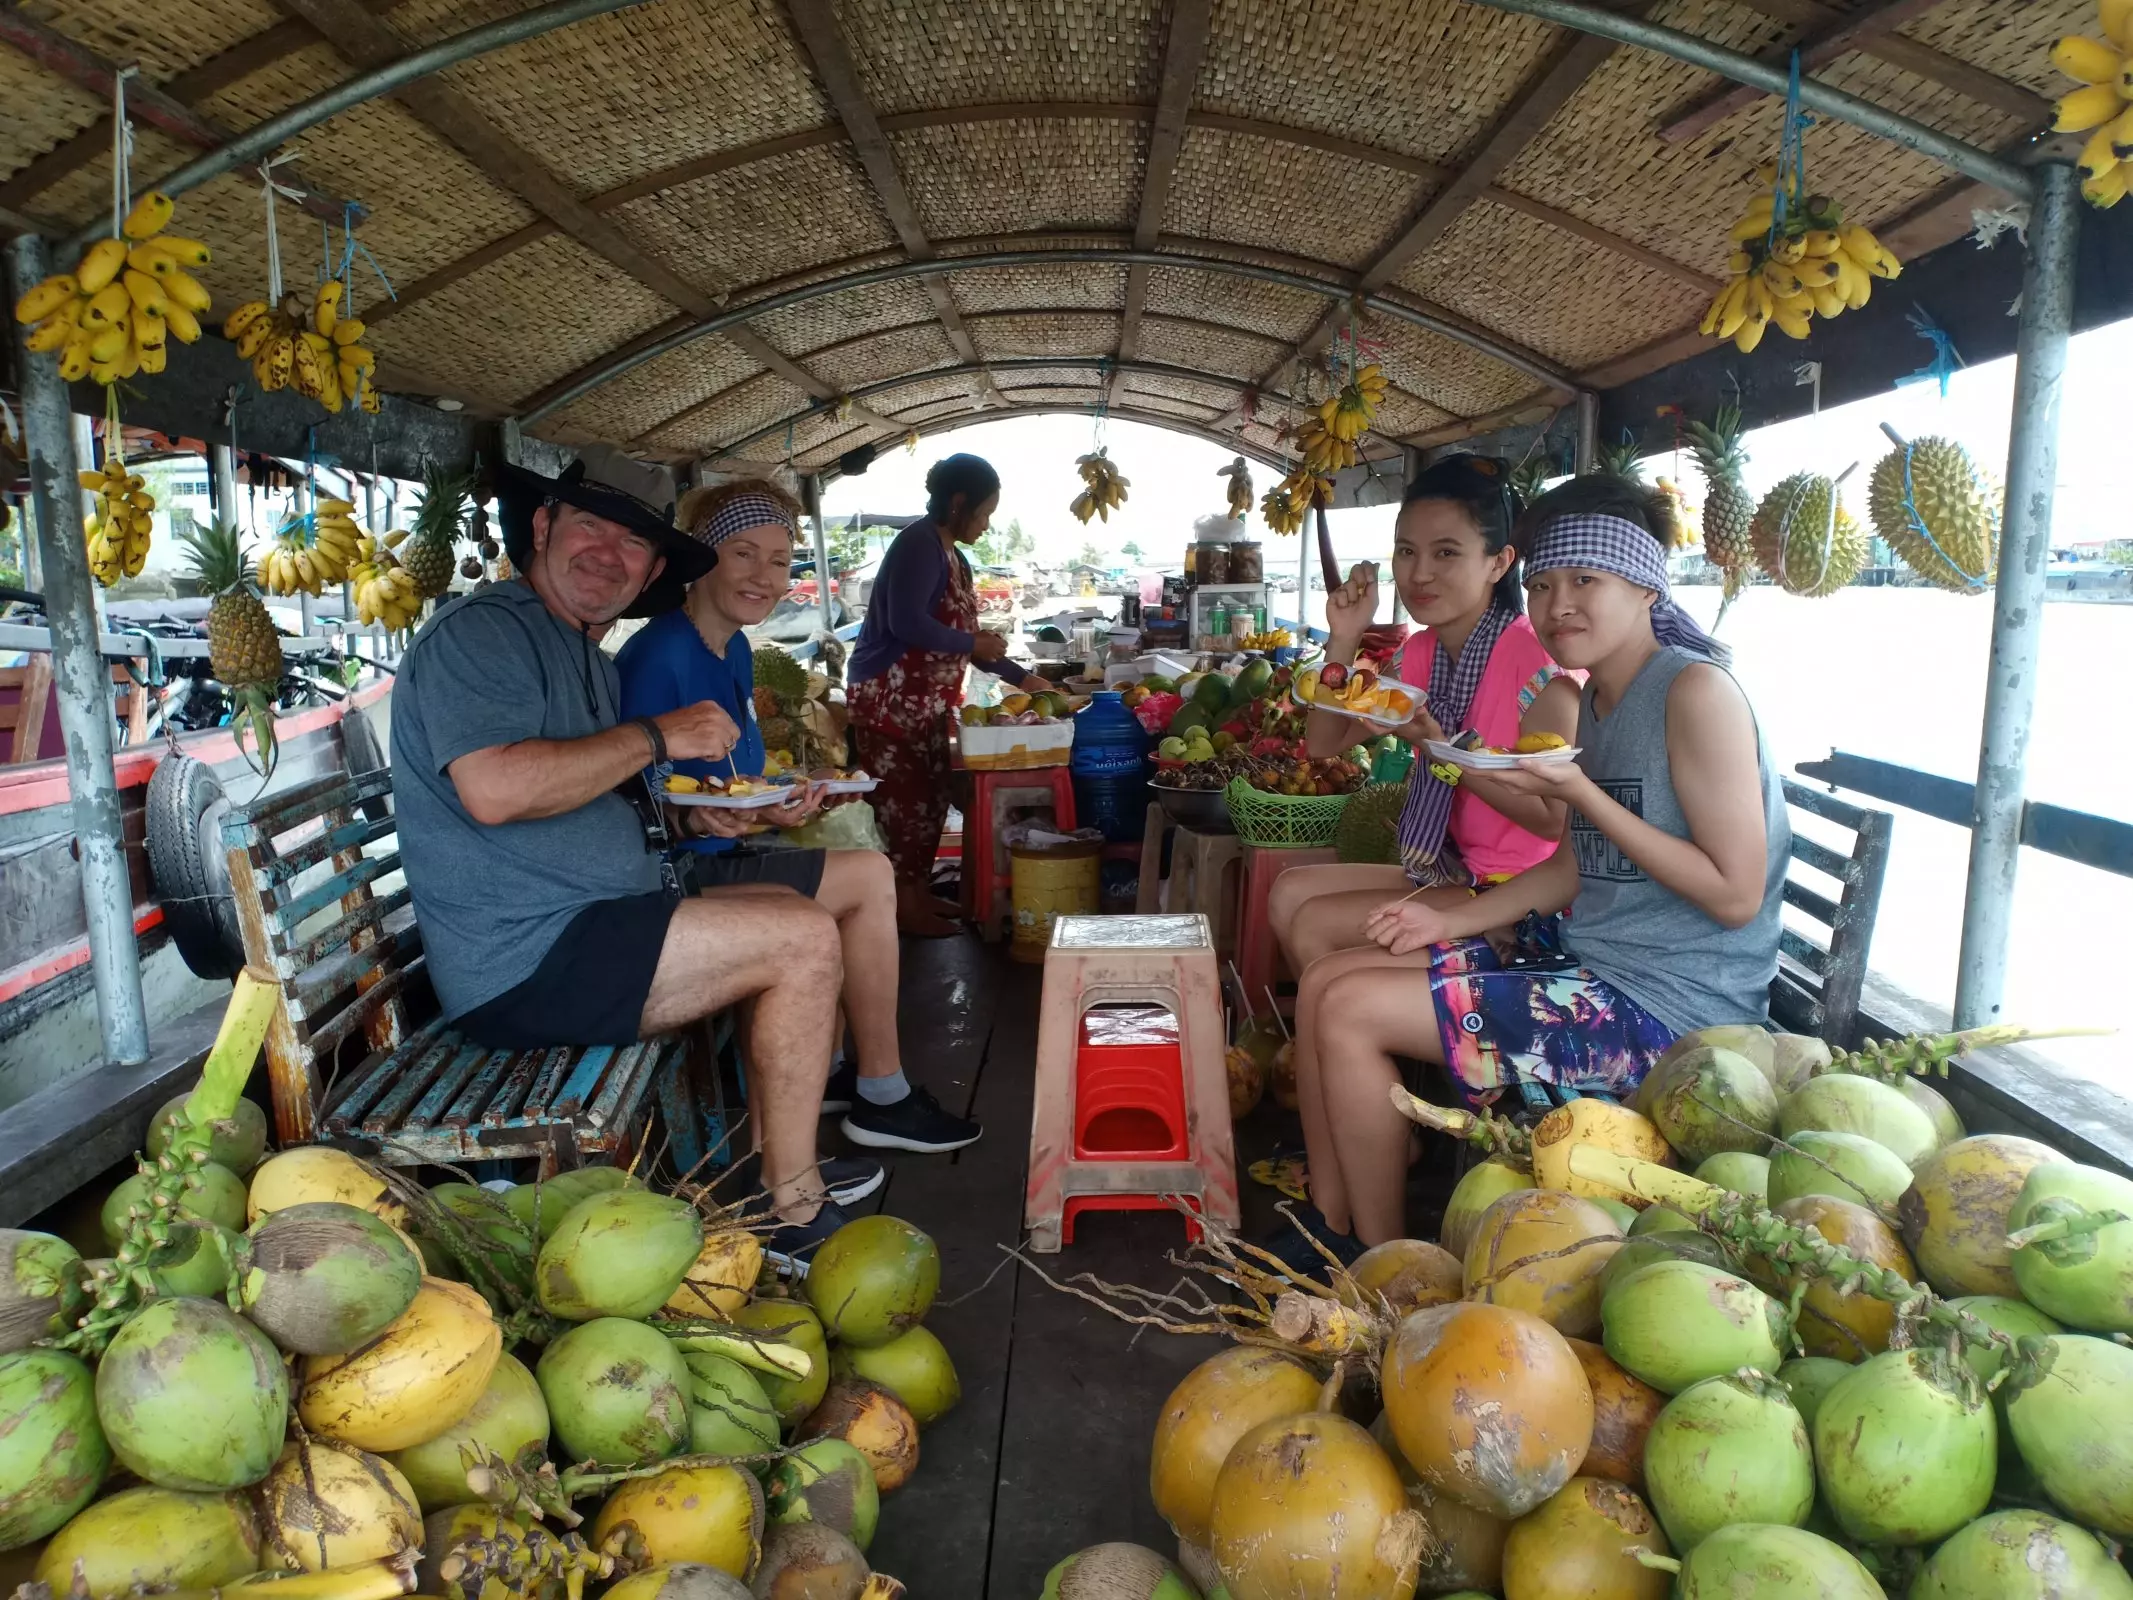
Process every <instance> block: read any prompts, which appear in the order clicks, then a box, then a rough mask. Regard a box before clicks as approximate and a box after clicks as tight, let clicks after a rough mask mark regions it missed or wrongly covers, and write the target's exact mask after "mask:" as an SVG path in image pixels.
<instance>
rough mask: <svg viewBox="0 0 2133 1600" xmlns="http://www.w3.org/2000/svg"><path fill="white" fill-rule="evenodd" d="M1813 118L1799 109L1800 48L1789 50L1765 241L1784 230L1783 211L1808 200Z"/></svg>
mask: <svg viewBox="0 0 2133 1600" xmlns="http://www.w3.org/2000/svg"><path fill="white" fill-rule="evenodd" d="M1813 126H1814V118H1812V117H1810V116H1809V115H1808V114H1807V113H1806V112H1805V111H1803V110H1801V109H1800V52H1799V51H1797V50H1795V51H1793V52H1792V65H1791V67H1790V68H1789V69H1788V70H1787V72H1786V76H1785V123H1784V130H1783V131H1782V132H1781V133H1780V134H1779V135H1778V172H1777V190H1776V193H1775V195H1774V196H1773V197H1772V200H1771V205H1770V232H1769V234H1768V236H1767V238H1766V241H1765V242H1766V243H1768V244H1771V245H1775V244H1776V243H1777V241H1778V236H1779V235H1780V234H1782V233H1783V232H1784V231H1785V217H1786V214H1787V213H1788V212H1789V211H1791V210H1793V209H1795V208H1804V207H1805V206H1806V204H1807V130H1808V129H1809V128H1811V127H1813Z"/></svg>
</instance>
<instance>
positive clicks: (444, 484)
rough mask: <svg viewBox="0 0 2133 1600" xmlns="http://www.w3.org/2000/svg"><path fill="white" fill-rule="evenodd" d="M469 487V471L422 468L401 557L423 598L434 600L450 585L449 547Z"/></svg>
mask: <svg viewBox="0 0 2133 1600" xmlns="http://www.w3.org/2000/svg"><path fill="white" fill-rule="evenodd" d="M473 488H474V475H473V474H472V473H471V472H447V471H445V470H444V469H442V468H440V467H437V466H434V465H430V466H425V467H424V468H423V469H422V498H421V500H420V501H419V502H417V504H416V506H415V529H414V533H413V535H412V536H411V537H410V538H409V539H408V541H407V553H406V555H405V557H404V558H403V559H404V561H405V563H406V566H407V575H408V576H409V577H410V578H413V579H414V580H415V588H416V589H417V591H418V592H420V594H421V596H422V598H423V599H425V600H434V599H436V598H437V596H439V595H441V594H443V593H444V592H445V590H447V589H449V588H450V587H451V586H452V564H453V561H454V559H455V551H454V548H453V547H454V546H455V545H457V544H458V542H459V539H460V536H461V534H462V533H463V532H464V531H465V529H466V518H467V509H468V508H467V497H468V496H469V495H470V494H471V493H472V492H473Z"/></svg>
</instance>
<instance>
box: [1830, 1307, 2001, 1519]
mask: <svg viewBox="0 0 2133 1600" xmlns="http://www.w3.org/2000/svg"><path fill="white" fill-rule="evenodd" d="M1972 1387H1973V1388H1974V1386H1972ZM1964 1389H1965V1384H1964V1382H1963V1380H1962V1375H1961V1374H1960V1373H1959V1371H1958V1370H1957V1369H1955V1368H1953V1367H1951V1366H1950V1364H1949V1362H1948V1359H1947V1357H1946V1356H1945V1355H1944V1354H1943V1353H1942V1352H1940V1351H1939V1350H1925V1349H1920V1350H1888V1351H1884V1352H1883V1353H1882V1354H1880V1355H1878V1356H1873V1357H1870V1358H1869V1359H1868V1360H1866V1361H1864V1362H1861V1363H1860V1364H1859V1366H1857V1367H1856V1368H1854V1369H1853V1370H1852V1372H1851V1374H1850V1375H1849V1376H1847V1377H1845V1378H1844V1379H1842V1380H1841V1381H1840V1382H1838V1383H1837V1384H1836V1385H1835V1386H1834V1387H1833V1388H1831V1389H1830V1391H1829V1393H1827V1394H1826V1395H1824V1396H1823V1397H1822V1404H1821V1406H1820V1408H1819V1409H1818V1410H1817V1411H1816V1412H1815V1425H1814V1449H1815V1464H1816V1469H1817V1471H1818V1473H1819V1475H1820V1479H1821V1484H1822V1498H1823V1500H1824V1501H1825V1502H1826V1503H1827V1505H1828V1506H1829V1509H1830V1513H1831V1514H1832V1515H1833V1516H1835V1518H1836V1519H1837V1525H1838V1526H1839V1527H1841V1528H1842V1529H1843V1530H1844V1531H1845V1533H1846V1534H1847V1535H1848V1536H1849V1537H1851V1538H1853V1539H1855V1540H1858V1541H1859V1542H1860V1543H1862V1544H1899V1545H1915V1544H1930V1543H1932V1542H1933V1541H1934V1540H1936V1539H1944V1538H1946V1537H1947V1536H1948V1535H1949V1534H1951V1533H1953V1532H1954V1531H1955V1530H1956V1529H1957V1528H1960V1527H1961V1526H1962V1525H1963V1524H1964V1523H1966V1522H1968V1521H1969V1520H1970V1519H1971V1518H1972V1517H1974V1516H1976V1515H1977V1514H1978V1513H1979V1512H1981V1511H1983V1510H1984V1509H1985V1506H1986V1504H1987V1502H1989V1501H1990V1500H1991V1498H1992V1480H1993V1471H1994V1467H1995V1465H1996V1463H1997V1461H1998V1457H1999V1429H1998V1426H1997V1425H1996V1424H1995V1422H1994V1421H1993V1415H1992V1407H1991V1405H1990V1404H1988V1403H1987V1402H1986V1400H1985V1398H1984V1396H1983V1395H1982V1394H1975V1393H1972V1394H1966V1393H1965V1392H1964Z"/></svg>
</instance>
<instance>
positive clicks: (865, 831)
mask: <svg viewBox="0 0 2133 1600" xmlns="http://www.w3.org/2000/svg"><path fill="white" fill-rule="evenodd" d="M779 837H780V838H782V839H783V840H784V841H785V842H786V843H787V844H796V845H800V846H802V847H803V848H805V849H809V850H887V849H888V848H889V841H888V838H887V836H886V835H884V834H883V833H882V831H881V824H880V823H879V822H877V821H875V820H874V808H873V807H872V806H870V805H868V804H867V803H866V802H865V801H864V800H853V801H850V802H848V803H847V804H844V805H841V806H831V807H830V808H829V809H828V810H827V811H823V812H821V813H819V814H818V815H816V816H813V817H810V818H809V819H808V820H807V821H805V822H803V823H801V824H800V826H799V827H797V828H787V829H785V830H784V831H783V832H782V833H781V834H779Z"/></svg>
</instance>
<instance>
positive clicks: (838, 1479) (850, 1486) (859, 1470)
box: [764, 1439, 881, 1550]
mask: <svg viewBox="0 0 2133 1600" xmlns="http://www.w3.org/2000/svg"><path fill="white" fill-rule="evenodd" d="M764 1496H765V1500H766V1502H767V1504H768V1506H769V1511H770V1520H771V1521H772V1522H773V1523H785V1522H815V1523H820V1524H821V1525H822V1526H824V1527H826V1528H835V1529H836V1530H837V1531H838V1532H839V1533H841V1534H843V1535H844V1536H845V1537H846V1538H848V1539H850V1540H851V1541H852V1543H854V1544H856V1545H857V1546H859V1548H860V1549H862V1550H864V1549H866V1548H867V1546H868V1545H870V1544H872V1543H873V1542H874V1527H875V1524H876V1522H877V1521H878V1520H879V1519H880V1516H881V1491H880V1490H879V1489H878V1488H876V1487H875V1484H874V1469H873V1467H872V1466H871V1465H870V1464H869V1463H868V1461H867V1458H866V1457H865V1456H864V1455H862V1454H860V1452H859V1449H858V1447H857V1446H855V1445H851V1444H848V1443H846V1442H845V1441H844V1440H842V1439H811V1440H809V1441H808V1442H807V1443H806V1444H803V1445H801V1446H800V1448H799V1449H797V1450H795V1451H794V1452H793V1453H792V1454H791V1455H789V1456H787V1457H785V1459H784V1460H782V1461H780V1462H779V1463H778V1464H777V1465H776V1466H774V1467H772V1468H771V1469H770V1477H769V1480H768V1481H767V1482H766V1483H765V1485H764Z"/></svg>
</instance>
